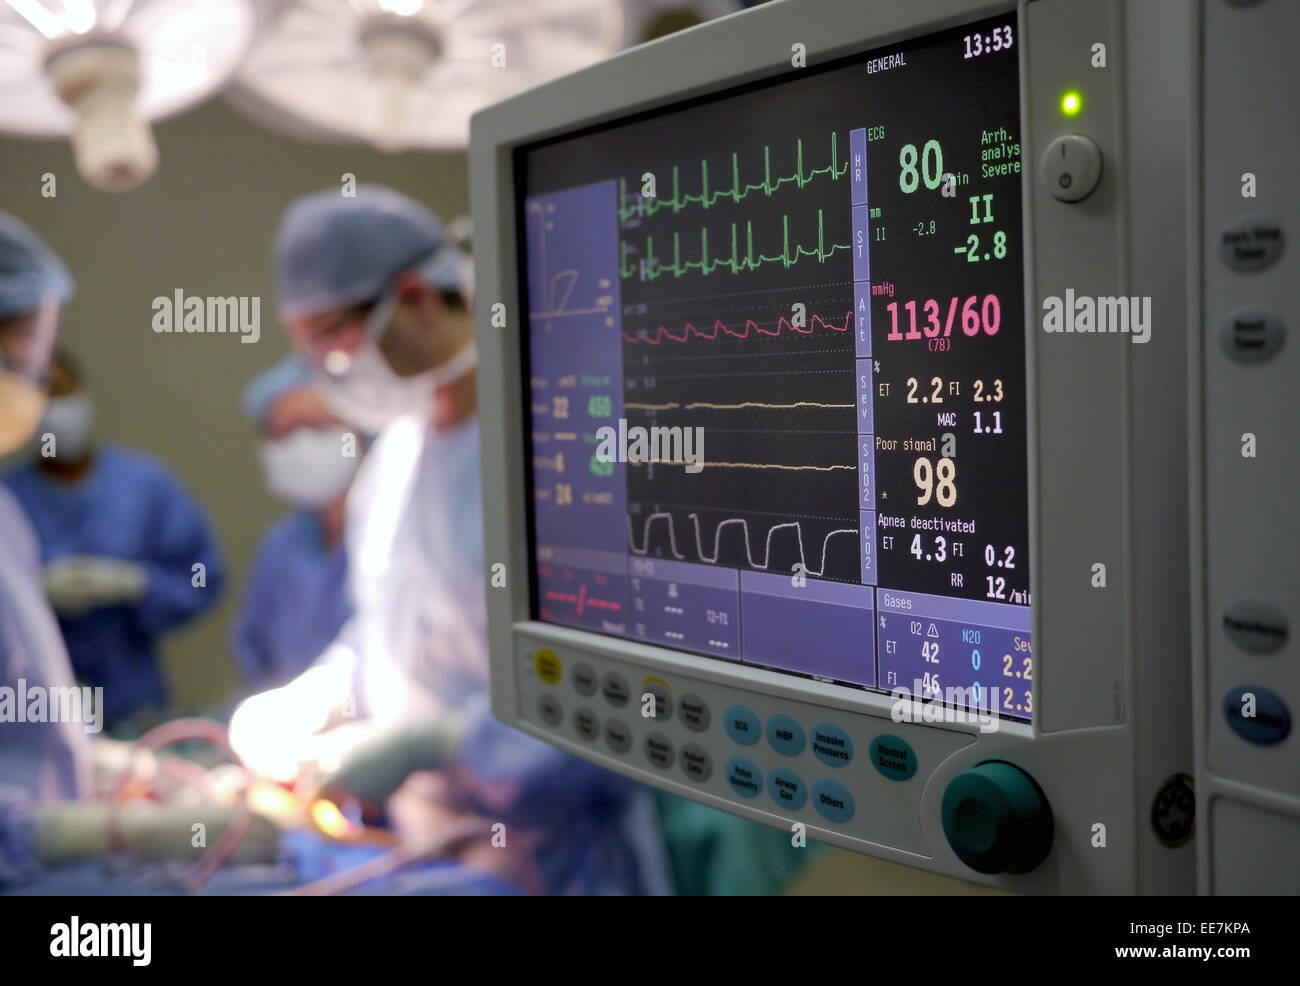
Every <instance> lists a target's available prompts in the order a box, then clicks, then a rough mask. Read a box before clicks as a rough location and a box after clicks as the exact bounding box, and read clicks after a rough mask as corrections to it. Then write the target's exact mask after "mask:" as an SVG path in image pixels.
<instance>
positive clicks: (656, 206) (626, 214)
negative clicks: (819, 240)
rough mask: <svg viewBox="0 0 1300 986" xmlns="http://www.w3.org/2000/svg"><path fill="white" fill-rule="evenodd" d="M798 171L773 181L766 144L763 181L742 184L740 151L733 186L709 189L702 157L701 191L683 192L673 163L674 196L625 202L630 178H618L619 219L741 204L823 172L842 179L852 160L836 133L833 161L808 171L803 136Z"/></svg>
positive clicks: (734, 162) (734, 165)
mask: <svg viewBox="0 0 1300 986" xmlns="http://www.w3.org/2000/svg"><path fill="white" fill-rule="evenodd" d="M795 162H796V163H795V171H794V174H792V175H786V176H785V177H783V178H778V179H776V180H775V181H773V180H772V166H771V161H770V154H769V148H768V146H766V145H765V146H764V147H763V180H762V181H760V182H756V183H754V184H747V185H741V183H740V160H739V156H738V155H737V154H732V155H731V187H730V188H728V189H721V188H720V189H717V190H715V191H712V192H710V191H709V162H708V161H707V160H705V159H703V158H701V159H700V189H701V191H700V194H699V195H683V194H682V193H681V190H680V187H679V183H678V173H677V172H678V169H677V165H673V197H672V198H670V199H665V198H658V197H656V198H651V199H643V200H641V201H640V202H638V203H637V204H636V205H625V204H624V203H626V201H627V181H626V179H624V178H619V180H618V218H619V221H620V222H623V221H626V220H628V219H631V218H633V217H634V216H645V217H649V216H653V215H654V214H655V213H657V212H659V211H660V210H662V209H672V210H673V212H680V211H681V210H682V209H684V208H686V207H687V206H688V205H692V204H699V205H701V206H703V207H704V208H705V209H707V208H709V207H710V206H711V205H713V203H715V202H717V201H718V199H731V201H732V202H736V203H739V202H740V201H741V200H742V199H743V198H745V197H746V196H747V195H749V194H750V193H751V192H762V193H763V194H764V195H771V194H772V193H773V192H775V191H776V190H777V189H779V188H780V187H781V186H782V185H785V184H787V183H789V182H794V183H795V185H796V187H798V188H803V187H804V186H805V185H806V184H808V183H809V182H810V181H812V180H813V179H814V178H817V177H818V176H820V175H830V176H831V179H832V180H834V179H838V178H840V177H841V176H842V175H843V174H844V172H846V171H848V170H849V163H848V162H847V161H845V162H844V164H840V163H839V148H838V144H837V142H836V138H835V134H834V132H832V133H831V163H830V164H828V165H827V166H826V167H824V168H814V169H813V170H812V171H809V172H808V173H807V174H804V170H803V138H799V139H798V140H796V141H795Z"/></svg>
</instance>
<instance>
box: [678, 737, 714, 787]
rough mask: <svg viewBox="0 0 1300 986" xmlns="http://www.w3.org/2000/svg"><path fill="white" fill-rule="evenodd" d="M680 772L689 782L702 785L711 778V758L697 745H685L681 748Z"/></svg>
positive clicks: (706, 751)
mask: <svg viewBox="0 0 1300 986" xmlns="http://www.w3.org/2000/svg"><path fill="white" fill-rule="evenodd" d="M682 770H684V771H686V776H687V777H689V778H690V779H691V780H693V781H700V782H701V783H703V782H704V781H707V780H708V779H709V778H710V777H712V776H713V758H712V757H710V756H709V751H708V750H706V749H704V747H702V746H700V745H699V744H697V743H687V744H686V745H685V746H683V747H682Z"/></svg>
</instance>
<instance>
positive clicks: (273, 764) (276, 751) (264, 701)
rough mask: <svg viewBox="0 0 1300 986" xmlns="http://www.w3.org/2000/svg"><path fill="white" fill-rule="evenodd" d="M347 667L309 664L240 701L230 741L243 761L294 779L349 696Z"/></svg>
mask: <svg viewBox="0 0 1300 986" xmlns="http://www.w3.org/2000/svg"><path fill="white" fill-rule="evenodd" d="M348 686H349V681H348V677H347V674H346V672H345V671H344V670H343V669H341V668H338V667H335V666H333V665H329V664H325V665H317V666H315V667H311V668H308V669H307V670H306V671H304V672H303V673H302V674H300V675H299V676H298V677H297V678H294V679H293V681H291V682H289V683H288V684H287V685H284V686H283V687H281V688H272V689H271V690H270V691H265V692H261V693H259V694H257V695H254V696H252V697H251V698H248V699H245V700H244V701H243V702H241V703H240V705H239V708H237V709H235V712H234V714H233V715H232V716H231V717H230V729H229V737H230V746H231V748H232V749H233V750H234V751H235V753H236V754H238V755H239V759H240V760H242V761H243V763H244V766H246V767H247V768H248V769H249V770H251V771H253V772H254V773H257V774H261V775H262V776H264V777H269V778H271V779H272V780H277V781H291V780H294V779H295V778H296V777H297V776H298V774H299V772H300V770H301V768H302V767H303V765H304V764H306V763H308V762H310V761H312V760H314V759H315V756H316V753H315V749H314V744H313V740H315V739H316V734H317V733H319V732H320V731H321V730H322V729H324V728H325V727H326V726H328V725H329V724H330V721H331V719H333V718H334V717H335V715H336V713H337V710H338V709H339V708H340V706H342V705H343V704H344V703H345V702H346V701H347V699H348V694H349V687H348Z"/></svg>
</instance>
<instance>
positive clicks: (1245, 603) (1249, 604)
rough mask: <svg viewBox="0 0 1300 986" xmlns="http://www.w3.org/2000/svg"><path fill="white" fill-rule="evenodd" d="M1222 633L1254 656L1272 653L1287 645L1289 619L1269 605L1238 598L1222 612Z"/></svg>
mask: <svg viewBox="0 0 1300 986" xmlns="http://www.w3.org/2000/svg"><path fill="white" fill-rule="evenodd" d="M1223 632H1224V633H1226V634H1227V635H1228V639H1229V640H1231V641H1232V642H1233V643H1234V644H1236V645H1237V646H1238V647H1240V648H1241V649H1242V650H1248V651H1250V652H1251V653H1252V654H1271V653H1273V651H1275V650H1279V649H1281V647H1282V645H1283V644H1285V643H1286V638H1287V634H1288V627H1287V622H1286V617H1285V616H1283V615H1282V614H1281V613H1280V612H1279V611H1278V610H1276V609H1274V608H1273V607H1272V606H1270V605H1269V604H1268V603H1262V602H1259V601H1258V600H1255V599H1239V600H1238V601H1237V602H1235V603H1233V604H1232V605H1231V606H1229V607H1228V608H1227V609H1226V610H1224V611H1223Z"/></svg>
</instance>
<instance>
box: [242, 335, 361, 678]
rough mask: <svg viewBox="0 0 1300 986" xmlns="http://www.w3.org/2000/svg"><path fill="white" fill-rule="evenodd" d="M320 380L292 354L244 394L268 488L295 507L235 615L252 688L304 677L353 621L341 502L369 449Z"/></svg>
mask: <svg viewBox="0 0 1300 986" xmlns="http://www.w3.org/2000/svg"><path fill="white" fill-rule="evenodd" d="M316 383H317V376H316V373H315V371H314V370H312V368H311V366H310V365H309V364H308V363H306V362H305V361H304V360H302V359H301V358H299V357H296V356H291V357H289V358H288V359H286V360H284V361H282V362H281V363H280V364H279V365H277V366H275V367H273V368H272V369H270V370H268V371H267V372H266V373H263V374H262V375H261V376H259V377H257V378H256V379H254V380H253V381H252V382H251V383H250V384H249V385H248V387H247V388H246V389H245V391H244V413H245V414H247V415H248V417H249V418H250V419H252V421H253V422H254V423H255V424H257V425H258V427H259V428H260V429H261V433H262V443H261V447H260V448H259V450H258V455H259V458H260V459H261V460H262V467H263V470H264V471H265V473H266V483H267V486H268V487H269V489H270V490H271V492H272V493H273V494H275V495H276V496H277V497H279V498H280V499H281V500H284V501H285V502H286V503H288V504H289V505H290V506H292V507H294V508H295V509H294V511H293V512H292V513H290V514H289V515H288V516H286V517H284V518H283V519H282V520H280V521H278V522H277V523H276V524H275V525H274V526H273V527H272V528H271V529H270V530H269V531H268V532H267V533H266V535H265V536H264V537H263V538H262V543H261V544H260V545H259V546H258V549H257V556H256V558H255V559H254V561H253V568H252V571H251V573H250V574H249V577H248V584H247V586H246V587H245V589H244V599H243V603H242V605H241V606H240V609H239V615H238V616H237V617H236V618H235V624H234V628H233V634H232V637H233V645H234V650H235V657H236V658H237V659H238V661H239V667H240V670H241V671H243V674H244V680H245V681H246V682H247V683H248V684H249V685H250V686H251V687H252V688H253V690H256V691H261V690H262V689H266V688H273V687H275V686H277V685H283V684H285V683H286V682H288V681H289V680H290V679H292V678H294V677H295V676H297V675H298V674H300V673H301V672H303V671H305V670H307V666H308V665H309V664H311V662H312V661H314V660H315V659H316V658H317V657H319V656H320V655H321V652H322V651H324V650H325V648H326V647H327V646H328V645H329V643H330V642H331V641H332V640H333V639H334V638H335V637H337V636H338V633H339V631H340V630H341V629H342V628H343V624H344V623H346V622H347V619H348V617H350V616H351V615H352V605H351V603H350V602H349V601H348V597H347V551H346V549H345V548H344V545H343V516H344V500H345V499H346V497H347V492H348V488H349V487H350V486H351V485H352V477H353V475H354V474H355V473H356V471H357V466H358V465H359V464H360V462H361V455H362V452H363V449H362V446H361V441H360V438H359V436H358V435H357V434H356V433H355V432H354V431H353V430H352V429H350V428H348V427H347V426H346V425H344V424H343V423H342V422H341V421H339V419H338V418H337V417H336V416H335V415H334V413H333V412H332V411H331V410H330V409H329V405H328V404H326V402H325V398H324V397H323V396H322V395H321V392H320V390H319V388H318V387H317V386H316Z"/></svg>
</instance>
